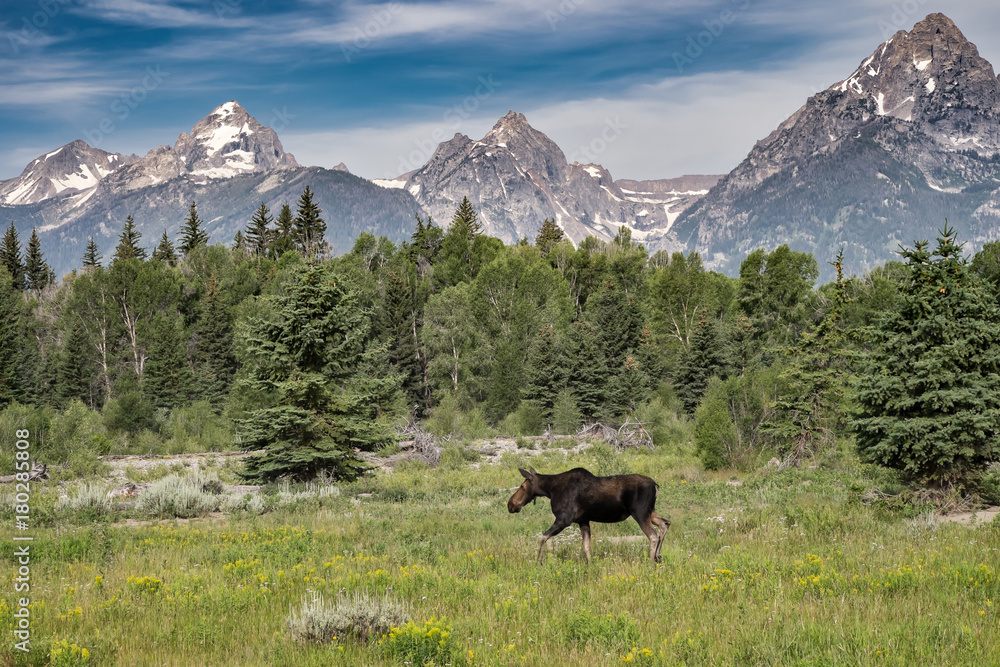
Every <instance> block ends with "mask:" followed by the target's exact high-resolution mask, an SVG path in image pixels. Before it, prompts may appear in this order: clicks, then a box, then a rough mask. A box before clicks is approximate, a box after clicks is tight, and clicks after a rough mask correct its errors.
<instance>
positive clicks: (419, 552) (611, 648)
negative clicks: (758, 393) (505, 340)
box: [0, 447, 1000, 667]
mask: <svg viewBox="0 0 1000 667" xmlns="http://www.w3.org/2000/svg"><path fill="white" fill-rule="evenodd" d="M454 458H455V461H454V465H450V466H440V467H439V468H437V469H433V470H432V469H429V468H427V467H426V466H424V465H423V464H420V463H407V464H401V465H400V466H399V467H397V469H396V470H395V471H394V472H392V473H390V474H379V475H377V476H374V477H370V478H365V479H362V480H360V481H359V482H356V483H354V484H346V485H342V486H341V487H340V494H339V495H332V494H331V495H327V496H325V497H323V498H313V499H311V500H307V501H303V502H301V503H293V504H291V505H288V506H286V507H284V508H281V509H278V510H277V511H275V512H272V513H268V514H264V515H262V516H249V515H245V514H239V515H235V516H233V517H229V518H226V519H224V520H221V521H219V520H213V519H203V520H198V519H195V520H191V521H187V522H176V521H162V522H155V523H152V524H149V525H142V526H138V527H131V526H125V525H123V524H115V523H108V522H106V521H105V522H103V523H92V522H90V519H88V518H87V517H85V516H82V515H80V516H78V515H64V516H57V517H56V518H55V519H53V520H52V521H51V522H50V524H51V525H49V526H47V527H42V528H38V529H36V530H34V531H33V534H34V535H35V542H34V543H33V545H32V554H33V555H32V563H31V568H32V569H31V576H32V603H33V606H32V614H33V624H32V630H33V633H34V634H33V642H32V645H33V647H34V649H33V651H32V652H31V653H30V654H29V655H28V656H23V655H20V654H19V653H18V652H14V651H12V650H11V649H10V646H11V644H12V640H11V636H12V635H11V634H10V632H9V627H10V626H11V625H12V622H13V618H12V615H11V614H12V608H13V606H14V604H15V599H16V595H15V593H14V592H13V590H12V589H13V586H12V585H11V584H10V583H8V584H7V585H5V586H4V588H3V590H2V591H0V630H3V631H4V640H3V648H2V649H0V664H7V663H9V664H38V665H44V664H49V653H50V650H51V647H53V646H56V643H57V642H65V643H66V644H62V643H60V644H58V645H57V649H56V652H58V651H59V649H60V648H61V649H62V653H63V655H62V657H63V658H65V657H66V655H68V654H69V653H70V651H68V650H67V649H65V646H66V645H67V644H76V645H77V646H78V647H81V648H86V649H87V650H88V652H89V659H88V662H86V663H82V662H80V661H79V658H78V662H77V664H122V665H136V664H139V665H222V664H225V665H330V664H338V665H399V664H403V663H404V662H406V661H408V660H410V659H411V658H414V657H416V658H418V661H417V664H419V660H420V656H425V657H426V656H442V655H444V656H449V657H448V660H451V661H452V663H453V664H471V665H519V664H525V665H620V664H630V663H631V664H639V665H727V664H728V665H906V666H907V667H912V666H913V665H921V664H935V665H946V664H952V665H958V664H965V665H986V664H998V663H1000V630H998V628H1000V619H998V617H997V607H998V606H1000V582H998V578H997V577H998V572H997V570H998V569H1000V558H998V556H997V554H998V549H1000V526H998V525H993V524H990V525H986V526H981V527H978V528H969V527H965V526H958V525H951V524H948V525H940V526H938V525H936V524H934V523H932V522H929V521H926V520H924V519H923V518H922V517H920V516H917V517H916V518H907V517H905V516H902V515H901V514H899V513H898V512H895V511H890V510H888V509H885V508H871V507H867V506H865V505H864V504H862V503H861V502H860V498H861V496H862V495H863V493H864V491H866V490H867V489H869V488H872V487H873V486H876V485H878V484H880V483H883V482H884V480H875V479H872V478H870V477H866V476H865V473H866V471H865V470H862V469H860V468H857V467H852V466H851V465H850V464H841V466H842V467H840V468H838V469H822V468H820V469H813V470H806V469H803V470H787V471H781V472H770V473H767V472H760V473H757V474H756V475H751V476H742V477H741V478H740V482H742V483H741V484H739V485H736V484H735V483H732V482H733V480H732V479H731V478H732V477H733V473H731V472H722V473H706V472H704V471H702V470H701V469H700V468H699V467H697V466H696V465H694V463H693V459H692V458H691V457H690V455H688V454H685V453H678V452H671V451H669V450H667V449H664V448H660V449H658V450H657V451H656V452H652V453H650V452H643V451H639V452H628V453H625V454H620V455H619V454H612V453H610V452H608V451H607V450H604V449H602V448H601V447H596V448H594V449H592V450H591V451H588V452H585V453H582V454H579V455H575V456H574V457H573V458H572V459H571V460H567V459H566V458H565V457H564V456H563V455H562V454H561V453H559V452H554V451H548V450H529V449H522V450H518V451H517V452H516V454H511V455H508V456H507V457H506V458H505V459H504V460H503V461H502V462H501V463H500V464H499V465H496V466H493V465H489V464H487V463H481V464H480V465H479V468H478V469H471V468H469V467H468V466H467V465H458V463H459V460H460V459H461V456H459V455H457V454H456V455H455V457H454ZM526 465H531V466H534V467H535V468H536V469H537V470H538V471H539V472H557V471H560V470H564V469H567V468H570V467H573V466H576V465H584V466H587V467H589V468H590V469H591V470H593V471H594V472H597V473H599V474H600V473H603V474H609V473H612V472H619V471H624V470H628V471H634V472H641V473H644V474H648V475H650V476H652V477H653V478H654V479H656V480H657V482H658V483H659V484H660V491H659V499H658V502H657V508H658V511H659V513H660V514H662V515H664V516H666V517H669V518H670V519H671V520H672V522H673V525H672V526H671V528H670V531H669V532H668V534H667V538H666V540H665V543H664V546H663V563H662V564H661V565H658V566H657V565H654V564H652V563H650V562H649V560H648V556H647V548H648V545H647V543H646V541H645V540H644V539H642V540H611V539H609V538H617V537H626V536H639V535H641V533H640V531H639V529H638V527H637V526H636V525H635V523H634V522H632V521H629V522H625V523H621V524H613V525H605V524H595V525H594V527H593V533H594V544H593V555H594V562H593V564H592V565H590V566H589V567H588V566H587V565H586V564H585V562H584V560H583V554H582V548H581V544H580V537H579V531H578V530H577V529H576V527H575V526H574V527H572V528H570V529H567V530H566V531H565V532H564V533H563V534H562V535H560V536H558V537H557V538H555V539H553V540H550V542H549V544H550V545H551V546H552V548H551V550H549V552H548V554H547V556H546V562H545V564H544V565H543V566H538V565H536V564H535V562H534V560H535V554H536V551H537V547H538V540H539V535H540V533H541V532H542V531H544V530H545V529H546V528H548V526H549V525H550V523H551V520H552V516H551V513H550V511H549V507H548V501H547V500H545V499H539V500H538V502H537V503H535V504H529V505H528V506H527V507H526V508H525V509H524V510H523V511H522V512H521V513H520V514H516V515H511V514H508V513H507V510H506V507H505V503H506V501H507V498H508V497H509V496H510V494H511V493H512V491H513V487H516V486H517V485H518V483H519V482H520V481H521V477H520V475H519V474H518V473H517V467H518V466H526ZM46 493H48V494H52V493H54V491H53V490H48V491H47V492H46ZM362 493H370V494H372V495H371V497H369V498H358V494H362ZM33 502H35V501H34V500H33ZM37 502H39V503H44V502H46V501H45V500H43V499H38V501H37ZM48 502H51V500H49V501H48ZM53 511H55V510H53ZM914 514H916V512H914ZM11 519H12V517H10V516H8V512H7V509H6V508H4V509H3V516H2V518H0V520H2V521H3V523H4V524H6V525H10V523H11ZM12 544H13V543H12V541H11V540H10V538H9V537H3V539H2V540H0V559H2V560H3V562H4V566H5V568H6V570H7V571H8V572H12V571H13V568H14V558H13V547H12ZM314 591H315V592H320V593H322V594H323V595H324V596H325V597H326V598H328V599H331V600H332V599H334V598H336V596H337V594H338V592H341V591H343V592H345V593H353V592H354V591H362V592H367V593H369V594H371V595H372V596H382V595H385V594H386V593H388V594H390V595H391V596H392V598H393V599H396V600H399V601H400V602H401V603H404V604H406V605H407V608H408V610H409V613H410V616H411V618H412V623H411V624H409V625H408V626H407V627H406V628H403V629H400V630H399V631H398V632H396V633H395V634H394V635H393V636H391V637H385V638H372V639H371V640H369V641H368V642H367V643H361V642H360V641H359V640H357V639H356V638H353V637H343V638H338V639H337V640H335V641H333V642H331V643H329V644H324V645H316V644H300V643H297V642H295V641H294V640H293V639H292V638H291V634H290V632H289V630H288V628H287V627H286V622H285V619H286V617H287V616H288V615H289V613H290V610H292V609H293V608H294V609H298V608H299V607H300V606H301V604H302V602H303V600H305V599H308V597H309V596H310V595H311V593H312V592H314ZM441 637H445V639H441ZM441 641H444V642H446V646H445V647H444V648H441V646H442V645H440V644H439V642H441ZM421 642H423V643H421ZM435 651H437V652H435ZM432 659H433V658H432ZM59 664H64V663H59ZM65 664H69V663H65Z"/></svg>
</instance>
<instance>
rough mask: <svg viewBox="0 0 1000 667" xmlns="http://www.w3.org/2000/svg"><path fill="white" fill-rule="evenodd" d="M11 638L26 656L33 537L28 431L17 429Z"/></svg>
mask: <svg viewBox="0 0 1000 667" xmlns="http://www.w3.org/2000/svg"><path fill="white" fill-rule="evenodd" d="M14 436H15V437H16V438H17V439H16V440H15V441H14V470H15V471H16V472H15V474H14V480H15V482H16V484H15V487H14V528H15V529H16V530H18V531H20V534H18V533H15V534H14V548H13V554H14V560H15V564H16V566H17V567H16V569H15V571H14V577H13V582H14V592H15V593H19V594H21V596H23V597H20V596H19V597H17V598H16V599H15V605H14V613H13V617H14V623H13V625H14V637H15V638H16V639H18V640H20V641H18V642H16V643H15V644H14V648H16V649H17V650H18V651H23V652H24V653H27V652H28V651H29V650H30V649H31V597H30V594H31V541H32V540H34V539H35V538H34V537H32V536H31V535H28V534H27V531H29V530H30V529H31V523H30V522H31V442H30V441H29V440H28V438H30V437H31V432H30V431H28V429H19V430H17V431H15V432H14Z"/></svg>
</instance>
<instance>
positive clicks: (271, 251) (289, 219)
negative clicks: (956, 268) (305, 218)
mask: <svg viewBox="0 0 1000 667" xmlns="http://www.w3.org/2000/svg"><path fill="white" fill-rule="evenodd" d="M274 225H275V230H274V236H273V238H272V240H271V243H270V245H269V246H268V249H267V256H268V257H270V258H271V259H278V258H279V257H281V256H282V255H283V254H284V253H286V252H288V251H289V250H295V216H293V215H292V207H291V206H289V205H288V204H282V205H281V209H280V210H279V211H278V217H277V218H276V219H275V221H274Z"/></svg>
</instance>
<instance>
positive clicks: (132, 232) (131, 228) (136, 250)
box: [111, 215, 146, 264]
mask: <svg viewBox="0 0 1000 667" xmlns="http://www.w3.org/2000/svg"><path fill="white" fill-rule="evenodd" d="M141 238H142V234H141V233H139V230H138V229H136V228H135V221H134V220H133V219H132V216H131V215H129V216H128V217H127V218H125V224H124V226H123V227H122V233H121V236H119V237H118V247H116V248H115V255H114V257H112V258H111V263H112V264H114V263H115V262H117V261H118V260H120V259H122V260H123V259H138V260H145V259H146V249H145V248H143V247H142V246H140V245H139V239H141Z"/></svg>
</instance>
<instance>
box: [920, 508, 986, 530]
mask: <svg viewBox="0 0 1000 667" xmlns="http://www.w3.org/2000/svg"><path fill="white" fill-rule="evenodd" d="M998 514H1000V507H998V506H993V507H987V508H986V509H984V510H978V511H976V512H951V513H948V514H941V515H937V516H935V519H936V520H937V522H938V523H960V524H962V525H963V526H981V525H982V524H984V523H990V522H991V521H993V520H994V519H995V518H996V516H997V515H998Z"/></svg>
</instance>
